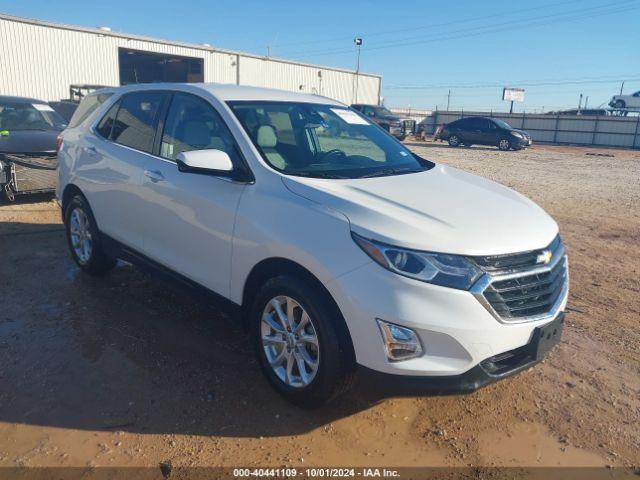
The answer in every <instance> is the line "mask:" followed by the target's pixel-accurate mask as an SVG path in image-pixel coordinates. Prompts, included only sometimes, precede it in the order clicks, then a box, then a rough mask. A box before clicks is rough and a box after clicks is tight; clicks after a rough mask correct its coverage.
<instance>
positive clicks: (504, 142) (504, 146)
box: [498, 138, 511, 152]
mask: <svg viewBox="0 0 640 480" xmlns="http://www.w3.org/2000/svg"><path fill="white" fill-rule="evenodd" d="M498 148H499V149H500V150H502V151H503V152H506V151H507V150H510V149H511V141H510V140H509V139H508V138H503V139H501V140H500V141H499V142H498Z"/></svg>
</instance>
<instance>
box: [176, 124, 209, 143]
mask: <svg viewBox="0 0 640 480" xmlns="http://www.w3.org/2000/svg"><path fill="white" fill-rule="evenodd" d="M183 138H184V143H186V144H187V145H191V146H192V147H201V148H204V147H208V146H209V142H211V132H210V131H209V128H208V127H207V125H206V124H205V123H204V122H185V124H184V135H183Z"/></svg>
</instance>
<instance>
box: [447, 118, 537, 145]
mask: <svg viewBox="0 0 640 480" xmlns="http://www.w3.org/2000/svg"><path fill="white" fill-rule="evenodd" d="M438 138H440V139H442V140H446V141H448V142H449V145H451V146H452V147H459V146H460V145H466V146H468V147H470V146H471V145H495V146H496V147H498V148H499V149H500V150H511V149H513V150H521V149H523V148H525V147H528V146H529V145H531V136H530V135H529V134H528V133H527V132H525V131H523V130H516V129H515V128H513V127H512V126H511V125H509V124H508V123H506V122H503V121H502V120H498V119H497V118H489V117H468V118H462V119H460V120H456V121H454V122H451V123H448V124H447V125H445V126H444V127H443V128H442V131H441V132H440V133H439V135H438Z"/></svg>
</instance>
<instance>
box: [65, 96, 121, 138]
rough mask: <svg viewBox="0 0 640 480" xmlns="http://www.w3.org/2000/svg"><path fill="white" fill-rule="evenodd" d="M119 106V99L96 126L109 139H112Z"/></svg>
mask: <svg viewBox="0 0 640 480" xmlns="http://www.w3.org/2000/svg"><path fill="white" fill-rule="evenodd" d="M119 107H120V102H119V101H118V102H116V103H114V104H113V106H112V107H111V108H110V109H109V110H108V111H107V113H106V114H105V115H104V117H102V120H100V123H98V126H97V127H96V132H98V134H99V135H100V136H101V137H104V138H106V139H107V140H111V130H113V125H114V124H115V123H116V114H117V113H118V108H119ZM72 120H73V119H72Z"/></svg>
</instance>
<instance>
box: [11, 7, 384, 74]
mask: <svg viewBox="0 0 640 480" xmlns="http://www.w3.org/2000/svg"><path fill="white" fill-rule="evenodd" d="M0 20H7V21H10V22H19V23H26V24H29V25H37V26H40V27H49V28H57V29H60V30H70V31H74V32H83V33H92V34H94V35H102V36H105V37H118V38H125V39H130V40H140V41H144V42H151V43H160V44H164V45H171V46H175V47H184V48H191V49H195V50H202V51H205V52H216V53H224V54H227V55H240V56H243V57H249V58H256V59H261V60H268V61H270V62H278V63H286V64H289V65H301V66H304V67H311V68H319V69H323V70H331V71H334V72H342V73H351V74H355V73H356V71H355V70H349V69H346V68H338V67H328V66H326V65H316V64H313V63H304V62H298V61H295V60H287V59H284V58H278V57H267V56H263V55H256V54H253V53H246V52H240V51H237V50H227V49H225V48H216V47H211V46H207V45H202V44H198V43H188V42H177V41H172V40H165V39H162V38H153V37H146V36H144V35H134V34H129V33H120V32H113V31H111V30H102V29H100V28H92V27H80V26H77V25H69V24H64V23H54V22H48V21H45V20H38V19H34V18H26V17H17V16H14V15H8V14H5V13H0ZM357 73H358V75H362V76H365V77H374V78H379V79H382V75H376V74H373V73H364V72H357Z"/></svg>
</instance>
